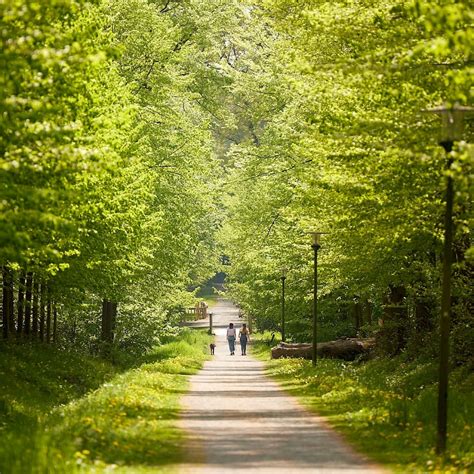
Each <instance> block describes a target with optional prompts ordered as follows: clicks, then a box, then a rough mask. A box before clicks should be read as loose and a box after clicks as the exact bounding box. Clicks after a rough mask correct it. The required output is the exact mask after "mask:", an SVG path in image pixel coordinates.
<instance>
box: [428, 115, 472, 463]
mask: <svg viewBox="0 0 474 474" xmlns="http://www.w3.org/2000/svg"><path fill="white" fill-rule="evenodd" d="M469 110H473V109H472V108H471V107H461V106H454V107H446V106H444V107H437V108H435V109H430V110H428V112H432V113H435V114H438V115H440V116H441V121H442V130H441V137H440V141H439V144H440V145H441V146H442V147H443V148H444V150H445V151H446V153H447V155H448V160H447V166H446V167H447V170H448V175H447V183H446V212H445V218H444V248H443V282H442V285H443V286H442V293H441V318H440V348H439V383H438V431H437V442H436V452H437V453H438V454H441V453H443V452H444V451H445V450H446V438H447V431H448V430H447V426H448V376H449V329H450V320H451V266H452V260H453V248H452V247H453V227H454V226H453V200H454V189H453V178H452V176H451V174H450V173H449V170H450V168H451V165H452V163H453V158H452V156H451V155H450V153H451V151H452V149H453V145H454V142H456V141H459V140H460V139H461V135H462V131H463V119H464V114H465V113H466V112H467V111H469Z"/></svg>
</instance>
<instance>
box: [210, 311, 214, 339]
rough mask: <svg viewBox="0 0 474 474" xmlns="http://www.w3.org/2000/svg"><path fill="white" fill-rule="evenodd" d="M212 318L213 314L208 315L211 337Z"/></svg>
mask: <svg viewBox="0 0 474 474" xmlns="http://www.w3.org/2000/svg"><path fill="white" fill-rule="evenodd" d="M213 316H214V314H213V313H209V334H210V335H211V336H212V329H213V328H212V317H213Z"/></svg>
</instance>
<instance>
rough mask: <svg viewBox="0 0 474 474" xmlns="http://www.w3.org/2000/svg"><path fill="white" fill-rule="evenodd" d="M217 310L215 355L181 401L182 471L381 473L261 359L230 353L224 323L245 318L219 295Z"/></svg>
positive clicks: (192, 379)
mask: <svg viewBox="0 0 474 474" xmlns="http://www.w3.org/2000/svg"><path fill="white" fill-rule="evenodd" d="M212 311H213V312H214V321H215V325H214V327H215V332H216V344H217V348H216V355H215V356H214V357H213V359H212V360H211V361H209V362H206V364H205V365H204V367H203V369H202V370H201V371H200V372H199V373H198V374H197V375H194V376H193V377H192V378H191V387H190V391H189V393H188V394H187V395H185V396H184V397H183V400H182V405H183V414H182V418H181V421H180V423H181V427H182V428H183V429H185V430H186V431H187V432H188V433H189V435H190V441H189V445H188V463H189V464H187V465H184V466H181V468H180V472H181V473H183V474H184V473H193V474H194V473H195V474H204V473H206V474H207V473H209V474H214V473H215V474H217V473H219V474H226V473H243V472H245V473H253V472H255V473H258V474H264V473H269V474H270V473H271V474H283V473H295V474H296V473H305V474H306V473H324V474H328V473H341V474H349V473H358V474H361V473H382V472H384V471H383V470H382V469H380V468H377V467H375V466H373V465H371V464H370V463H369V462H368V461H367V460H365V459H364V458H363V457H362V456H360V455H358V454H356V453H355V452H354V451H353V450H352V449H351V448H350V447H349V446H348V445H347V443H345V442H344V441H343V440H342V439H341V438H340V437H339V436H338V435H337V434H335V433H334V432H333V430H331V429H329V428H328V427H327V425H326V424H325V423H324V421H323V420H322V419H320V418H318V417H316V416H314V415H312V414H311V413H309V412H308V411H307V410H305V409H304V408H302V407H301V405H299V403H298V402H297V401H296V399H295V398H293V397H291V396H289V395H287V394H286V393H285V392H284V391H283V390H282V389H281V388H280V387H279V386H278V385H277V384H276V383H275V382H273V381H272V380H271V379H270V378H268V377H267V376H266V375H265V373H264V364H263V363H262V362H260V361H257V360H255V359H253V358H252V357H251V356H246V357H242V356H241V355H240V346H238V345H237V347H236V355H235V356H230V355H229V350H228V347H227V342H226V340H225V328H226V327H227V326H228V323H229V322H234V323H236V325H237V327H240V325H241V322H242V321H241V320H240V321H239V319H238V316H237V309H236V308H235V307H234V306H233V305H232V304H231V303H230V302H229V301H226V300H220V301H219V303H218V305H217V306H216V307H214V308H212ZM201 324H202V325H205V324H206V323H205V322H203V323H195V324H193V325H194V326H199V325H201ZM250 351H251V348H250ZM248 352H249V351H248Z"/></svg>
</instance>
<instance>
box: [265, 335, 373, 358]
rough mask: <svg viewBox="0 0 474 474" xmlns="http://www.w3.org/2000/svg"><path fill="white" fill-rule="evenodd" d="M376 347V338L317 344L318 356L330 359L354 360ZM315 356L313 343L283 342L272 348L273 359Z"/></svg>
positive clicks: (338, 340)
mask: <svg viewBox="0 0 474 474" xmlns="http://www.w3.org/2000/svg"><path fill="white" fill-rule="evenodd" d="M374 347H375V339H374V338H368V339H357V338H347V339H337V340H335V341H329V342H320V343H318V344H317V346H316V350H317V353H318V357H325V358H330V359H343V360H354V359H356V358H357V357H358V356H360V355H365V354H368V353H369V352H370V351H371V350H372V349H373V348H374ZM283 357H288V358H303V359H311V358H312V357H313V345H312V344H306V343H303V344H301V343H300V344H287V343H285V342H281V343H280V344H278V346H276V347H274V348H273V349H272V359H281V358H283Z"/></svg>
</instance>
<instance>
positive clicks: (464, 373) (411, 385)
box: [252, 334, 474, 473]
mask: <svg viewBox="0 0 474 474" xmlns="http://www.w3.org/2000/svg"><path fill="white" fill-rule="evenodd" d="M270 347H271V345H270V342H269V335H268V334H265V335H256V337H255V336H254V337H253V348H252V354H253V355H255V356H257V357H259V358H260V359H262V360H265V361H266V362H267V367H268V373H269V375H271V376H272V377H274V378H275V379H276V380H277V381H279V382H280V384H281V385H282V386H283V387H284V388H285V389H286V390H287V391H288V392H290V393H291V394H293V395H295V396H297V397H298V398H299V399H300V401H301V402H302V403H303V404H304V405H305V406H307V407H308V408H309V409H310V410H312V411H314V412H316V413H318V414H320V415H323V416H324V417H326V418H327V420H328V422H329V423H330V424H331V425H332V426H333V427H334V428H335V429H336V430H337V431H339V432H340V433H342V434H343V435H344V436H345V437H346V439H347V440H348V441H350V442H351V443H352V444H353V445H354V446H355V447H356V449H358V450H359V451H360V452H361V453H365V454H367V455H369V456H370V457H371V458H373V459H374V460H376V461H378V462H380V463H382V464H384V465H386V466H387V467H388V468H390V469H392V470H394V471H395V472H403V473H406V472H436V473H449V472H456V473H468V472H472V469H473V468H474V450H473V447H474V432H473V427H472V420H474V397H473V393H474V374H473V373H472V372H469V371H468V370H467V369H462V368H459V369H456V370H454V371H453V372H452V373H451V376H450V391H449V428H448V429H449V440H448V452H447V453H446V456H445V457H442V458H441V457H437V456H436V455H435V452H434V448H433V446H434V443H435V440H436V403H437V383H436V380H437V364H435V363H433V362H432V361H429V362H421V361H407V360H405V359H404V358H403V356H399V357H396V358H393V359H376V360H372V361H369V362H365V363H358V362H344V361H340V360H330V359H320V360H319V361H318V366H317V367H316V368H313V367H312V365H311V362H310V361H305V360H302V359H280V360H270Z"/></svg>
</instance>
